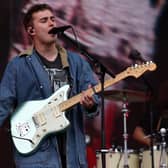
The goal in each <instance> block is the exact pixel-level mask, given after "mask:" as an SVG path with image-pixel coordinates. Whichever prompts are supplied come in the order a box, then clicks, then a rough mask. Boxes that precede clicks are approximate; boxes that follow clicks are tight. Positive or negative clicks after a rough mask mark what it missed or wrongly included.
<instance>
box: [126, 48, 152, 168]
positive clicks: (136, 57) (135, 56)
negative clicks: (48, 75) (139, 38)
mask: <svg viewBox="0 0 168 168" xmlns="http://www.w3.org/2000/svg"><path fill="white" fill-rule="evenodd" d="M129 57H130V58H131V59H132V60H133V61H134V62H135V63H136V62H140V63H142V62H144V61H146V60H144V58H143V57H142V56H141V54H140V52H139V51H137V50H133V51H132V52H131V53H130V55H129ZM142 79H143V81H144V83H145V85H146V86H147V96H148V95H149V96H150V97H151V98H152V100H150V101H149V105H148V106H147V107H148V108H149V109H147V110H149V111H150V135H152V136H151V141H150V148H151V149H150V150H151V164H152V168H154V152H153V106H152V101H153V97H154V95H153V93H154V91H153V88H152V86H151V84H150V83H149V81H148V80H147V79H146V78H145V77H144V76H142Z"/></svg>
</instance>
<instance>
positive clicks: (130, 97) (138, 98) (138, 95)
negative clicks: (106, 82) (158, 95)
mask: <svg viewBox="0 0 168 168" xmlns="http://www.w3.org/2000/svg"><path fill="white" fill-rule="evenodd" d="M104 97H105V99H109V100H115V101H127V102H145V101H148V100H149V96H148V95H146V93H145V92H142V91H136V90H128V89H122V90H106V91H104Z"/></svg>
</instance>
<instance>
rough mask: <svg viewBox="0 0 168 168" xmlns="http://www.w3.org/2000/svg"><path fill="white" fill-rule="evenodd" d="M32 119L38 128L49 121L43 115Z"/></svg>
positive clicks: (37, 115) (37, 114)
mask: <svg viewBox="0 0 168 168" xmlns="http://www.w3.org/2000/svg"><path fill="white" fill-rule="evenodd" d="M32 118H33V121H34V123H35V125H36V126H37V127H40V126H43V125H45V124H46V123H47V120H46V118H45V115H44V114H43V113H36V114H35V115H34V116H33V117H32Z"/></svg>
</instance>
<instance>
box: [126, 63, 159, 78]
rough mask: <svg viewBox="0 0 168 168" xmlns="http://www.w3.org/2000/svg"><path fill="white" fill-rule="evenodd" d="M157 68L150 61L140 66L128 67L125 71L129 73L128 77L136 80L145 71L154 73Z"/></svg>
mask: <svg viewBox="0 0 168 168" xmlns="http://www.w3.org/2000/svg"><path fill="white" fill-rule="evenodd" d="M156 68H157V66H156V64H155V63H153V62H152V61H147V62H145V63H142V64H135V65H133V66H131V67H128V68H127V69H126V71H127V73H129V75H130V76H134V77H135V78H138V77H139V76H141V75H142V74H143V73H144V72H146V71H154V70H155V69H156Z"/></svg>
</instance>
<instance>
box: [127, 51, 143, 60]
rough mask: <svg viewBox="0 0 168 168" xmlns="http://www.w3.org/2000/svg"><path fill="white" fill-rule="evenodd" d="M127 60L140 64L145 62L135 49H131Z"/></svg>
mask: <svg viewBox="0 0 168 168" xmlns="http://www.w3.org/2000/svg"><path fill="white" fill-rule="evenodd" d="M129 58H131V59H132V60H136V61H142V62H144V61H145V59H144V58H143V57H142V55H141V53H140V52H139V51H138V50H136V49H133V50H132V51H131V52H130V54H129Z"/></svg>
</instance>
